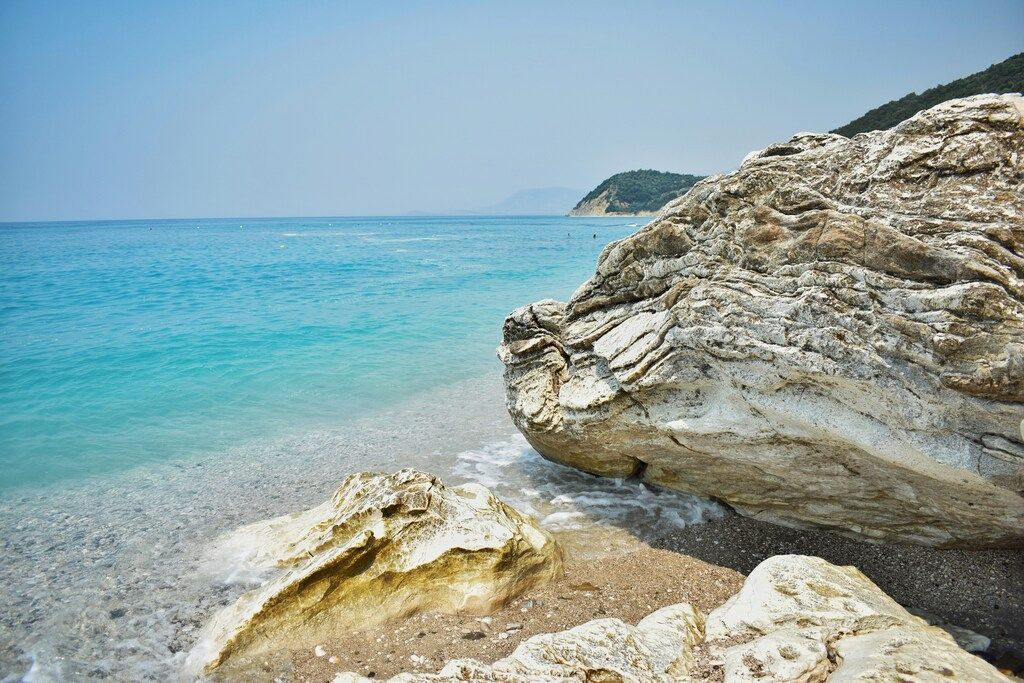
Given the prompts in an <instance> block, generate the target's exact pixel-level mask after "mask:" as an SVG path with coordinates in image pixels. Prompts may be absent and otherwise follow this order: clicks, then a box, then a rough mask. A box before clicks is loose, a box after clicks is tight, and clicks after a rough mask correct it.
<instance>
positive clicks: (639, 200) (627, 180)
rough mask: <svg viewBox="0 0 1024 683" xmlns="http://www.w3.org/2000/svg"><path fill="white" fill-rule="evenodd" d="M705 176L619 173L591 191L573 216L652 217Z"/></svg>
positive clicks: (647, 172) (663, 172)
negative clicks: (649, 215) (650, 215)
mask: <svg viewBox="0 0 1024 683" xmlns="http://www.w3.org/2000/svg"><path fill="white" fill-rule="evenodd" d="M703 177H704V176H696V175H689V174H686V173H668V172H665V171H652V170H650V169H642V170H637V171H626V172H625V173H616V174H615V175H613V176H612V177H611V178H608V179H607V180H605V181H604V182H602V183H601V184H600V185H598V186H597V187H595V188H594V189H593V190H591V191H590V193H589V194H587V196H585V197H584V198H583V199H581V200H580V201H579V203H578V204H576V206H575V207H574V208H573V210H572V211H570V212H569V215H570V216H604V215H640V214H652V213H655V212H657V211H658V210H659V209H660V208H661V207H663V206H665V204H668V203H669V202H670V201H672V200H673V199H675V198H676V197H678V196H680V195H682V194H684V193H685V192H687V191H688V190H689V189H690V188H691V187H693V186H694V184H695V183H697V181H699V180H701V179H702V178H703Z"/></svg>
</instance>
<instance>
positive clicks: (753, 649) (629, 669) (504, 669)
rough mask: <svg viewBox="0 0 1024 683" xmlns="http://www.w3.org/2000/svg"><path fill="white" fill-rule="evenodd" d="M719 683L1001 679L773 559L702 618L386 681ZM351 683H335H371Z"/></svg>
mask: <svg viewBox="0 0 1024 683" xmlns="http://www.w3.org/2000/svg"><path fill="white" fill-rule="evenodd" d="M723 679H724V680H725V681H726V683H733V682H736V681H758V682H760V683H773V682H780V683H781V682H782V681H788V682H792V683H797V682H799V683H820V682H822V681H834V682H838V681H897V680H898V681H904V680H905V681H964V682H968V681H969V682H971V683H985V682H988V681H992V682H996V681H1001V682H1005V681H1008V680H1009V679H1007V678H1006V677H1005V676H1003V675H1002V674H1000V673H999V672H998V671H997V670H996V669H995V668H993V667H992V666H991V665H989V664H988V663H987V662H985V661H984V660H981V659H979V658H977V657H975V656H973V655H971V654H969V653H967V652H966V651H964V650H961V649H960V648H959V647H958V646H957V644H956V642H955V641H954V640H953V639H952V637H950V636H949V634H947V633H946V632H945V631H943V630H942V629H939V628H936V627H933V626H928V624H927V623H926V622H925V621H923V620H922V619H919V618H917V617H915V616H913V615H912V614H910V613H909V612H907V611H906V610H904V609H903V608H902V607H900V606H899V605H898V604H896V603H895V602H894V601H893V600H892V599H891V598H889V596H887V595H886V594H885V593H883V592H882V591H881V590H880V589H879V588H878V587H877V586H875V585H874V584H873V583H872V582H871V581H870V580H869V579H868V578H867V577H866V576H864V575H863V574H861V573H860V572H859V571H857V570H856V569H855V568H853V567H836V566H834V565H831V564H829V563H827V562H825V561H824V560H821V559H819V558H816V557H806V556H800V555H780V556H776V557H772V558H769V559H768V560H765V561H764V562H763V563H761V564H760V565H759V566H758V567H757V568H756V569H754V571H753V572H751V574H750V576H749V577H748V578H747V581H746V582H745V583H744V585H743V588H742V589H741V590H740V592H739V593H737V594H736V595H735V596H733V597H732V598H730V600H729V601H728V602H726V603H725V604H724V605H722V606H721V607H719V608H718V609H716V610H714V611H712V612H711V614H709V615H708V616H707V618H706V620H705V618H704V616H703V615H701V614H700V612H698V611H697V610H695V609H694V608H693V607H691V606H690V605H687V604H685V603H682V604H679V605H673V606H670V607H665V608H663V609H660V610H658V611H657V612H654V613H653V614H651V615H650V616H648V617H646V618H645V619H643V620H642V621H641V622H640V623H639V624H637V625H636V626H635V627H634V626H630V625H628V624H625V623H623V622H622V621H620V620H618V619H598V620H595V621H591V622H588V623H586V624H583V625H582V626H577V627H576V628H573V629H569V630H568V631H563V632H561V633H555V634H545V635H540V636H534V637H533V638H530V639H529V640H526V641H524V642H523V643H522V644H521V645H520V646H519V647H518V648H517V649H516V650H515V652H513V653H512V655H511V656H509V657H506V658H505V659H501V660H498V661H497V662H495V663H494V664H491V665H488V664H484V663H482V662H478V661H476V660H455V661H452V662H449V663H448V664H447V665H446V666H445V667H444V668H443V669H442V670H441V671H440V672H438V673H436V674H433V673H415V674H414V673H409V674H401V675H399V676H396V677H394V678H392V679H391V682H392V683H455V682H456V681H495V682H501V683H538V682H541V683H573V682H577V683H581V682H583V681H631V682H634V683H669V682H676V683H679V682H686V681H705V680H723ZM370 680H371V679H368V678H364V677H362V676H359V675H357V674H353V673H343V674H339V675H338V676H336V677H335V679H334V683H368V681H370Z"/></svg>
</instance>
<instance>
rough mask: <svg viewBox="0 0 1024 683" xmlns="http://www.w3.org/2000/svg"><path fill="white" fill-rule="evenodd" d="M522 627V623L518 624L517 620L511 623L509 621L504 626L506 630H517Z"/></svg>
mask: <svg viewBox="0 0 1024 683" xmlns="http://www.w3.org/2000/svg"><path fill="white" fill-rule="evenodd" d="M522 628H523V625H522V624H520V623H519V622H518V621H513V622H512V623H510V624H509V625H508V626H506V627H505V630H506V631H518V630H520V629H522Z"/></svg>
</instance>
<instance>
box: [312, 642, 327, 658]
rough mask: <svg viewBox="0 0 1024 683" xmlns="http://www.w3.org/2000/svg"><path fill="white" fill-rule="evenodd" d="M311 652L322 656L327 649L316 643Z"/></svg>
mask: <svg viewBox="0 0 1024 683" xmlns="http://www.w3.org/2000/svg"><path fill="white" fill-rule="evenodd" d="M313 654H315V655H316V656H317V657H323V656H324V655H325V654H327V650H325V649H324V646H323V645H317V646H316V647H314V648H313Z"/></svg>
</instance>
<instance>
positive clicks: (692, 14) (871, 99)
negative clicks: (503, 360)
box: [0, 0, 1024, 221]
mask: <svg viewBox="0 0 1024 683" xmlns="http://www.w3.org/2000/svg"><path fill="white" fill-rule="evenodd" d="M1022 50H1024V0H991V1H989V0H971V1H969V2H968V1H964V2H959V3H954V2H943V1H941V0H928V1H926V2H925V1H914V0H901V1H899V2H894V1H892V0H887V1H886V2H875V1H870V0H858V1H856V2H851V1H849V0H846V1H844V2H823V1H818V2H797V1H792V2H767V1H765V2H753V1H747V2H729V1H721V2H718V1H716V2H708V1H707V0H701V1H700V2H682V1H674V2H661V1H650V2H647V1H644V0H632V1H630V2H622V1H621V0H620V1H618V2H601V1H599V0H594V1H589V2H576V1H573V0H560V1H558V2H551V1H550V0H546V1H542V2H532V1H530V0H516V1H515V2H488V1H486V0H476V1H467V2H457V1H456V2H440V1H435V2H400V1H397V0H396V1H393V2H379V1H371V2H360V1H358V0H351V1H347V2H343V1H336V2H316V1H309V2H270V1H266V2H258V1H256V0H251V1H250V2H235V1H233V0H218V1H217V2H209V1H208V0H201V1H195V2H193V1H192V0H176V1H175V2H170V1H165V2H158V1H155V0H154V1H152V2H138V1H137V0H132V1H129V2H104V1H102V0H88V1H84V0H74V1H72V2H54V1H49V0H26V1H21V0H0V220H2V221H13V220H75V219H115V218H170V217H219V216H341V215H396V214H403V213H406V212H411V211H429V212H444V211H446V210H464V209H472V208H474V207H480V206H487V205H492V204H495V203H498V202H500V201H501V200H502V199H504V198H505V197H507V196H509V195H511V194H513V193H515V192H516V191H518V190H522V189H526V188H538V187H549V186H563V187H579V188H591V187H593V186H594V185H596V184H597V183H598V182H600V181H601V180H602V179H604V178H605V177H607V176H608V175H611V174H612V173H616V172H619V171H624V170H629V169H634V168H655V169H659V170H670V171H677V172H682V173H698V174H709V173H718V172H724V171H728V170H730V169H732V168H735V167H736V166H737V165H738V163H739V161H740V160H741V159H742V158H743V156H744V155H746V153H747V152H749V151H751V150H754V149H760V148H763V147H765V146H766V145H768V144H770V143H772V142H776V141H781V140H785V139H788V138H789V137H790V136H791V135H792V134H793V133H795V132H798V131H824V130H829V129H831V128H834V127H836V126H838V125H842V124H844V123H846V122H848V121H849V120H851V119H853V118H856V117H857V116H859V115H861V114H863V113H864V112H865V111H867V110H868V109H871V108H873V107H875V106H878V105H880V104H882V103H884V102H887V101H889V100H891V99H894V98H896V97H900V96H902V95H904V94H906V93H907V92H910V91H918V92H920V91H921V90H924V89H926V88H928V87H930V86H933V85H936V84H938V83H942V82H947V81H949V80H952V79H954V78H957V77H960V76H963V75H967V74H969V73H972V72H975V71H978V70H981V69H983V68H985V67H987V66H988V65H990V64H992V63H994V62H998V61H1002V60H1003V59H1005V58H1006V57H1008V56H1010V55H1011V54H1013V53H1016V52H1021V51H1022Z"/></svg>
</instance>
